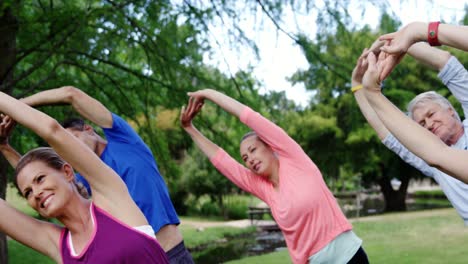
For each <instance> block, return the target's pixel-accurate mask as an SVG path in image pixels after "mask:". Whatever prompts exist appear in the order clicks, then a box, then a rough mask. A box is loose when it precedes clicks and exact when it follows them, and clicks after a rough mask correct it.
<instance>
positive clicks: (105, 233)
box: [60, 204, 169, 264]
mask: <svg viewBox="0 0 468 264" xmlns="http://www.w3.org/2000/svg"><path fill="white" fill-rule="evenodd" d="M91 216H92V217H93V219H94V227H95V228H94V231H93V236H92V238H91V240H90V241H89V242H88V244H87V245H86V246H85V248H84V249H83V251H82V252H81V253H80V254H79V255H78V256H72V254H71V249H70V245H69V243H68V236H69V231H68V229H66V228H64V229H63V231H62V234H61V237H60V248H61V254H62V261H63V264H72V263H99V264H107V263H109V264H110V263H120V264H124V263H125V264H135V263H169V261H168V260H167V256H166V253H165V252H164V250H163V249H162V248H161V246H160V245H159V243H158V242H157V241H156V239H155V238H152V237H150V236H148V235H146V234H144V233H141V232H139V231H137V230H135V229H133V228H132V227H130V226H128V225H126V224H124V223H122V222H120V221H119V220H117V219H115V218H114V217H112V216H111V215H109V214H108V213H107V212H105V211H104V210H102V209H100V208H98V207H96V206H95V205H94V204H92V206H91Z"/></svg>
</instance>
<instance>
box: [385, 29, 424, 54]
mask: <svg viewBox="0 0 468 264" xmlns="http://www.w3.org/2000/svg"><path fill="white" fill-rule="evenodd" d="M424 30H425V28H424V25H423V24H422V23H419V22H413V23H410V24H408V25H406V26H405V27H403V28H402V29H400V30H399V31H397V32H393V33H388V34H385V35H382V36H380V38H379V40H386V41H391V42H390V43H389V45H385V46H383V47H381V50H382V51H385V52H387V53H389V54H403V53H406V52H407V51H408V49H409V47H411V45H413V44H414V43H415V42H417V41H418V36H417V32H420V31H423V32H424Z"/></svg>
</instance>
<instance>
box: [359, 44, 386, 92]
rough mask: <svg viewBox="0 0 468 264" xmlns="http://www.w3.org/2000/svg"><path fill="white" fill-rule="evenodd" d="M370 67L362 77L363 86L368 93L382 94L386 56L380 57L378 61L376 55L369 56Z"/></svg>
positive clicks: (370, 54)
mask: <svg viewBox="0 0 468 264" xmlns="http://www.w3.org/2000/svg"><path fill="white" fill-rule="evenodd" d="M367 62H368V67H367V71H366V73H365V74H364V76H363V77H362V84H363V86H364V88H365V89H366V90H367V91H372V92H381V90H382V89H381V87H380V85H381V80H380V75H381V73H382V71H383V69H384V68H385V64H386V63H388V61H387V62H386V61H385V55H381V56H379V58H378V59H377V58H376V57H375V55H374V53H372V52H371V53H369V55H367Z"/></svg>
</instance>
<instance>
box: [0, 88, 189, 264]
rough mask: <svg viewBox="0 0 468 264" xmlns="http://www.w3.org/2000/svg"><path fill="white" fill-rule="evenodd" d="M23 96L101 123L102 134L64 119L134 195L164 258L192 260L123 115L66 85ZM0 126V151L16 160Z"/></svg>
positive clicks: (146, 153) (162, 187) (160, 184)
mask: <svg viewBox="0 0 468 264" xmlns="http://www.w3.org/2000/svg"><path fill="white" fill-rule="evenodd" d="M22 101H23V102H24V103H26V104H28V105H30V106H41V105H50V104H63V103H66V104H70V105H72V106H73V108H74V109H75V110H76V111H77V112H78V113H79V114H80V115H81V116H83V117H84V118H86V119H87V120H89V121H91V122H93V123H94V124H96V125H98V126H100V127H101V128H102V129H103V131H104V134H105V138H102V137H101V136H100V135H99V134H97V133H96V132H95V131H94V129H93V128H92V127H91V126H90V125H88V124H86V123H85V122H84V121H83V120H82V119H76V118H75V119H70V120H67V121H65V122H64V124H63V126H64V127H65V128H66V129H67V130H68V131H69V132H71V133H72V134H73V135H74V136H75V137H77V138H78V139H80V140H81V141H82V142H83V143H84V144H86V145H87V146H88V147H90V148H91V149H92V150H93V151H94V153H96V155H98V156H99V157H100V158H101V160H102V161H104V163H106V164H107V165H108V166H109V167H111V168H112V169H113V170H114V171H116V172H117V174H119V175H120V177H121V178H122V179H123V181H124V182H125V184H126V185H127V187H128V191H129V193H130V195H131V196H132V198H133V200H134V201H135V203H136V204H137V205H138V207H139V208H140V209H141V211H142V212H143V213H144V215H145V216H146V218H147V220H148V222H149V223H150V225H151V226H152V227H153V229H154V232H155V233H156V237H157V239H158V241H159V243H160V244H161V246H162V248H163V249H164V250H165V251H166V253H167V255H168V258H169V261H170V262H171V263H193V260H192V257H191V255H190V253H189V252H188V250H187V249H186V248H185V245H184V243H183V238H182V234H181V232H180V231H179V228H178V225H179V223H180V221H179V218H178V216H177V213H176V211H175V209H174V206H173V205H172V202H171V200H170V196H169V193H168V190H167V186H166V183H165V182H164V179H163V178H162V176H161V174H160V173H159V170H158V167H157V165H156V161H155V160H154V156H153V154H152V153H151V150H150V149H149V148H148V146H147V145H146V144H145V143H144V142H143V140H142V139H141V138H140V137H139V136H138V134H137V133H136V132H135V131H134V130H133V129H132V127H130V125H129V124H128V123H127V122H125V120H123V119H122V118H121V117H119V116H117V115H116V114H114V113H111V112H110V111H109V110H108V109H107V108H106V107H105V106H104V105H103V104H101V103H100V102H99V101H97V100H96V99H94V98H92V97H90V96H89V95H87V94H86V93H84V92H83V91H81V90H79V89H77V88H75V87H71V86H64V87H61V88H57V89H51V90H46V91H42V92H39V93H37V94H34V95H32V96H30V97H27V98H24V99H22ZM2 123H3V122H2ZM1 130H2V131H0V151H1V152H2V153H3V154H4V156H5V157H6V158H7V160H8V161H10V163H11V164H12V165H13V166H15V165H16V163H17V160H19V154H18V153H16V152H15V151H14V150H12V149H11V147H9V145H8V141H7V140H6V144H5V140H2V136H3V139H4V138H7V137H8V136H6V137H5V135H2V133H4V131H3V130H4V129H1ZM7 134H8V133H7ZM5 146H8V147H9V148H8V147H5ZM15 155H16V157H15ZM15 160H16V161H15ZM76 176H77V180H78V181H80V182H82V183H83V184H84V185H85V187H86V188H87V190H88V192H90V189H89V185H88V183H87V182H86V180H85V179H84V178H83V177H82V176H81V175H79V174H77V175H76ZM90 194H91V193H90Z"/></svg>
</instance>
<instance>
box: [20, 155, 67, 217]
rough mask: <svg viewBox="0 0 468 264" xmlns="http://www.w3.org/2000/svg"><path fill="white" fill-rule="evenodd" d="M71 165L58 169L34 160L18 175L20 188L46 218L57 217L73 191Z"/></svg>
mask: <svg viewBox="0 0 468 264" xmlns="http://www.w3.org/2000/svg"><path fill="white" fill-rule="evenodd" d="M70 171H71V167H69V165H68V164H66V165H64V167H63V169H61V170H57V169H54V168H51V167H50V166H48V165H46V164H45V163H44V162H43V161H32V162H30V163H28V164H27V165H25V166H24V167H23V168H22V169H21V171H20V172H19V173H18V175H17V184H18V189H19V190H20V192H21V194H22V195H23V197H24V198H26V200H27V202H28V204H29V206H31V207H32V208H33V209H34V210H36V211H37V212H38V213H39V214H40V215H41V216H43V217H46V218H53V217H57V216H58V215H59V214H60V212H61V208H63V207H64V206H65V205H66V204H67V201H68V199H67V198H68V197H69V195H70V194H71V193H73V176H72V175H70Z"/></svg>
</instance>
